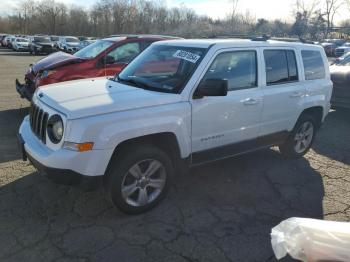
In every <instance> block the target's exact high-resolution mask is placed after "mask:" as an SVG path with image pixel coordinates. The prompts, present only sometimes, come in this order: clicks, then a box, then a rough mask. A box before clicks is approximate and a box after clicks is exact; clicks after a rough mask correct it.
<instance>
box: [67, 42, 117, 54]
mask: <svg viewBox="0 0 350 262" xmlns="http://www.w3.org/2000/svg"><path fill="white" fill-rule="evenodd" d="M113 43H114V42H113V41H107V40H99V41H96V42H95V43H93V44H91V45H88V46H87V47H84V48H83V49H81V50H79V51H78V52H76V53H75V54H74V55H75V56H77V57H80V58H95V57H96V56H98V55H99V54H101V52H103V51H104V50H106V49H107V48H108V47H110V46H111V45H113Z"/></svg>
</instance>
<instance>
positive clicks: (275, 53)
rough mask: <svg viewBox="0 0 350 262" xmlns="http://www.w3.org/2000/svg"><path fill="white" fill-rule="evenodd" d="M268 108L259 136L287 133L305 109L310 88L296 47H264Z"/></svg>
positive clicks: (265, 98) (265, 87)
mask: <svg viewBox="0 0 350 262" xmlns="http://www.w3.org/2000/svg"><path fill="white" fill-rule="evenodd" d="M261 55H262V57H263V61H264V66H265V70H264V71H265V72H264V75H263V76H264V78H265V84H264V87H263V93H264V109H263V114H262V121H261V122H262V123H261V130H260V134H259V136H261V137H265V136H275V135H276V138H277V137H278V135H286V133H287V131H290V130H291V129H292V128H293V126H294V124H295V122H296V120H297V118H298V117H299V115H300V113H301V111H302V109H303V99H304V97H305V93H306V89H305V86H304V85H303V84H302V82H301V81H300V75H301V72H302V71H301V70H300V69H301V68H302V67H301V61H300V56H298V55H297V50H295V49H293V48H275V47H273V48H264V49H263V50H262V54H261Z"/></svg>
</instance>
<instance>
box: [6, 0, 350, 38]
mask: <svg viewBox="0 0 350 262" xmlns="http://www.w3.org/2000/svg"><path fill="white" fill-rule="evenodd" d="M230 1H231V2H232V9H231V10H223V11H224V12H227V13H228V14H227V15H226V17H224V18H221V19H213V18H210V17H209V16H205V15H198V14H197V13H196V12H195V11H194V10H192V9H189V8H186V7H185V6H181V7H176V8H168V7H167V6H166V5H165V4H164V2H162V1H161V0H98V1H97V2H96V3H95V4H94V5H93V6H92V7H90V8H84V7H83V6H76V5H66V4H63V3H61V2H57V1H55V0H23V1H22V2H20V4H19V6H18V8H17V9H16V10H14V12H13V14H11V15H8V16H2V17H0V32H4V33H13V34H50V35H77V36H78V35H86V36H96V37H103V36H108V35H112V34H132V33H135V34H137V33H142V34H166V35H174V36H182V37H186V38H197V37H200V38H206V37H220V36H232V35H237V36H239V35H241V36H245V35H262V34H268V35H272V36H277V37H304V38H310V39H320V38H326V37H328V36H329V34H330V33H331V31H332V30H331V29H332V27H333V25H334V19H335V16H336V14H337V12H338V11H339V9H340V8H342V7H344V6H345V8H346V7H347V6H348V5H347V3H346V2H344V1H346V0H314V1H312V2H310V1H307V3H308V4H306V3H305V2H304V0H296V2H295V5H294V10H293V13H294V16H295V19H294V21H289V22H286V21H282V20H273V21H270V20H267V19H264V18H259V19H256V18H255V17H254V16H253V15H251V14H250V13H249V12H245V13H242V12H238V9H239V8H238V7H239V0H230ZM343 24H344V25H348V24H349V25H350V22H349V21H344V22H343ZM345 33H346V32H345Z"/></svg>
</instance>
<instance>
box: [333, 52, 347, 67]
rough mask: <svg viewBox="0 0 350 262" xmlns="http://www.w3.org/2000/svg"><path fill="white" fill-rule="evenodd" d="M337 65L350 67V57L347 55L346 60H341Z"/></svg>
mask: <svg viewBox="0 0 350 262" xmlns="http://www.w3.org/2000/svg"><path fill="white" fill-rule="evenodd" d="M335 64H336V65H339V66H348V65H350V55H349V54H347V55H346V56H345V57H344V59H341V60H339V61H338V62H336V63H335Z"/></svg>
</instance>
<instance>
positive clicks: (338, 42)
mask: <svg viewBox="0 0 350 262" xmlns="http://www.w3.org/2000/svg"><path fill="white" fill-rule="evenodd" d="M320 44H321V46H322V47H323V48H324V50H325V52H326V55H327V56H328V57H340V56H342V55H343V54H345V53H347V52H349V51H350V43H348V42H346V40H345V39H325V40H324V41H323V42H322V43H320Z"/></svg>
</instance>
